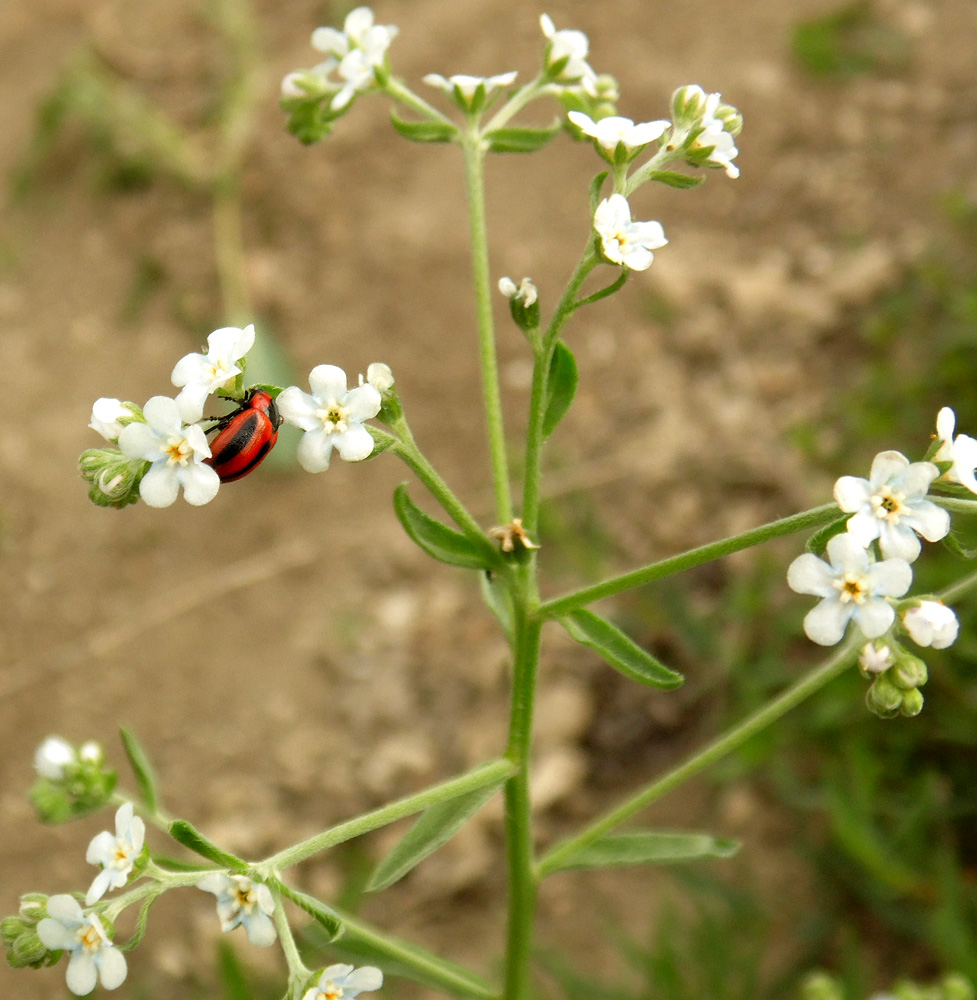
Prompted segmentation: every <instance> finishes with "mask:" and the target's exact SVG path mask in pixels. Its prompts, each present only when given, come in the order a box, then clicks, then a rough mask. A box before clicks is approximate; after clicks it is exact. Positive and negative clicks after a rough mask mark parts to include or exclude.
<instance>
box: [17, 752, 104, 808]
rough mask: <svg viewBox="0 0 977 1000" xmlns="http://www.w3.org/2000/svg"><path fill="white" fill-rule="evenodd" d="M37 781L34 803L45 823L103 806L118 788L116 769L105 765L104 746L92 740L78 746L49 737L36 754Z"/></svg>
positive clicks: (32, 794) (32, 792)
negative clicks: (116, 787)
mask: <svg viewBox="0 0 977 1000" xmlns="http://www.w3.org/2000/svg"><path fill="white" fill-rule="evenodd" d="M34 769H35V770H36V771H37V775H38V778H37V781H36V782H35V784H34V786H33V787H32V788H31V791H30V797H31V802H32V803H33V805H34V808H35V810H36V811H37V814H38V816H39V817H40V819H42V820H43V821H44V822H45V823H63V822H65V821H66V820H69V819H73V818H74V817H76V816H84V815H86V814H88V813H90V812H94V811H95V810H96V809H100V808H101V807H102V806H103V805H104V804H105V802H106V801H107V800H108V798H109V796H110V795H111V794H112V790H113V789H114V788H115V780H116V774H115V771H113V770H111V769H110V768H107V767H106V766H105V755H104V754H103V753H102V748H101V747H100V746H99V745H98V744H97V743H93V742H91V741H89V742H87V743H83V744H82V745H81V747H80V748H78V749H76V748H75V747H73V746H72V745H71V744H70V743H69V742H68V741H67V740H65V739H62V738H61V737H60V736H49V737H48V738H47V739H46V740H44V742H43V743H42V744H41V745H40V746H39V747H38V749H37V752H36V754H35V755H34Z"/></svg>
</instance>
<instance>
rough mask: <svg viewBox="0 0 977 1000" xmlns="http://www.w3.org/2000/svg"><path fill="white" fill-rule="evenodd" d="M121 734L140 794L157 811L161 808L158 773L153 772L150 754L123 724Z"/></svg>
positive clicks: (152, 811) (150, 809)
mask: <svg viewBox="0 0 977 1000" xmlns="http://www.w3.org/2000/svg"><path fill="white" fill-rule="evenodd" d="M119 735H120V736H121V737H122V746H123V747H124V748H125V752H126V756H127V757H128V758H129V763H130V765H132V770H133V772H134V774H135V775H136V782H137V783H138V785H139V794H140V795H141V796H142V800H143V802H144V803H145V805H146V808H147V809H148V810H149V811H150V812H151V813H155V812H156V810H157V809H158V808H159V796H158V795H157V794H156V775H155V774H154V773H153V765H152V764H151V763H150V761H149V755H148V754H147V753H146V751H145V750H143V748H142V744H141V743H140V742H139V740H137V739H136V737H135V736H133V735H132V733H131V732H130V731H129V730H128V729H126V728H125V726H121V727H120V728H119Z"/></svg>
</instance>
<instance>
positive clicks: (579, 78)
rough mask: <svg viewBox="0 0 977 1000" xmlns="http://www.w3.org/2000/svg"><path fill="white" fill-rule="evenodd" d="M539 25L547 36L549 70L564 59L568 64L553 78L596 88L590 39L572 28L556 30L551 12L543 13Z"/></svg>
mask: <svg viewBox="0 0 977 1000" xmlns="http://www.w3.org/2000/svg"><path fill="white" fill-rule="evenodd" d="M539 26H540V27H541V28H542V29H543V34H544V35H545V36H546V41H547V46H546V56H545V64H546V68H547V70H549V69H550V68H551V67H553V66H554V65H555V64H556V63H558V62H560V61H561V60H562V59H566V64H565V65H564V67H563V68H562V69H561V70H560V71H559V73H558V74H557V76H556V77H554V78H553V79H555V80H556V82H557V83H579V84H582V85H583V86H584V88H585V89H591V90H592V89H594V88H595V83H596V80H597V74H596V73H595V72H594V71H593V69H592V68H591V67H590V64H589V63H588V62H587V53H588V52H589V51H590V41H589V40H588V38H587V36H586V35H585V34H584V33H583V32H582V31H573V30H570V29H563V30H561V31H557V30H556V25H555V24H554V23H553V19H552V18H551V17H550V16H549V14H541V15H540V18H539Z"/></svg>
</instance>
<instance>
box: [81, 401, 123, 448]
mask: <svg viewBox="0 0 977 1000" xmlns="http://www.w3.org/2000/svg"><path fill="white" fill-rule="evenodd" d="M126 418H128V420H132V418H133V413H132V410H130V409H129V408H128V407H127V406H125V405H124V404H123V403H122V402H121V401H120V400H118V399H112V398H110V397H107V396H102V397H101V398H100V399H96V400H95V402H94V403H93V404H92V419H91V422H90V423H89V425H88V426H89V427H91V429H92V430H93V431H97V432H98V433H99V434H101V435H102V437H103V438H105V440H106V441H118V439H119V435H120V434H121V433H122V427H123V424H122V423H121V421H122V420H124V419H126Z"/></svg>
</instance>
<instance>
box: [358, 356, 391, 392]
mask: <svg viewBox="0 0 977 1000" xmlns="http://www.w3.org/2000/svg"><path fill="white" fill-rule="evenodd" d="M366 381H367V384H368V385H372V386H373V388H374V389H376V391H377V392H381V393H382V392H386V391H387V390H388V389H389V388H391V387H392V386H393V384H394V373H393V372H392V371H391V370H390V365H385V364H384V363H383V362H382V361H374V362H373V364H372V365H370V367H369V368H367V370H366ZM362 384H363V376H362V375H361V376H360V385H362Z"/></svg>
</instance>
